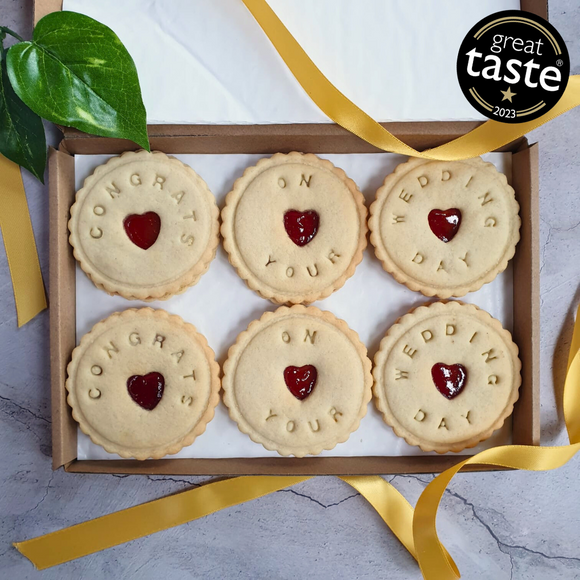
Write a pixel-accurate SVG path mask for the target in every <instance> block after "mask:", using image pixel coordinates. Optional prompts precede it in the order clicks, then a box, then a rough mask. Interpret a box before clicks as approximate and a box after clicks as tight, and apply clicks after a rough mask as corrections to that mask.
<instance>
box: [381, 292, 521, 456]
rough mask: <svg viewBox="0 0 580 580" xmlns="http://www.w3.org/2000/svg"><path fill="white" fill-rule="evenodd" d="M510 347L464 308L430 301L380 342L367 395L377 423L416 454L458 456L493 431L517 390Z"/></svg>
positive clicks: (504, 334) (516, 362)
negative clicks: (378, 419)
mask: <svg viewBox="0 0 580 580" xmlns="http://www.w3.org/2000/svg"><path fill="white" fill-rule="evenodd" d="M520 369H521V362H520V359H519V358H518V347H517V346H516V345H515V344H514V342H513V341H512V337H511V334H510V333H509V332H508V331H507V330H505V329H504V328H502V326H501V324H500V323H499V321H498V320H496V319H495V318H492V317H491V316H490V315H489V314H488V313H487V312H485V311H483V310H480V309H479V308H477V307H476V306H474V305H472V304H462V303H460V302H447V303H444V302H435V303H432V304H430V305H427V306H421V307H419V308H416V309H415V310H412V311H411V312H410V313H409V314H406V315H405V316H403V317H402V318H400V319H399V320H398V321H397V323H395V324H394V325H393V326H392V327H391V328H390V329H389V331H388V332H387V334H386V336H385V337H384V338H383V340H382V341H381V345H380V348H379V351H378V352H377V354H376V356H375V366H374V368H373V377H374V386H373V393H374V396H375V402H376V404H377V407H378V409H379V411H381V413H382V414H383V418H384V420H385V422H386V423H387V424H388V425H390V426H391V427H392V428H393V430H394V431H395V433H396V434H397V435H398V436H399V437H403V438H404V439H405V441H407V443H409V445H418V446H419V447H420V448H421V449H422V450H423V451H436V452H438V453H446V452H447V451H455V452H457V451H461V450H462V449H466V448H469V447H474V446H475V445H477V443H479V442H480V441H483V440H485V439H487V438H488V437H489V436H490V435H491V434H492V433H493V432H494V431H495V430H496V429H499V428H500V427H501V426H502V425H503V423H504V421H505V419H506V418H507V417H509V415H511V413H512V410H513V406H514V403H515V402H516V401H517V399H518V394H519V387H520V384H521V375H520Z"/></svg>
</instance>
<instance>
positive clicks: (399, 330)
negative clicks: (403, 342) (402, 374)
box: [373, 300, 522, 453]
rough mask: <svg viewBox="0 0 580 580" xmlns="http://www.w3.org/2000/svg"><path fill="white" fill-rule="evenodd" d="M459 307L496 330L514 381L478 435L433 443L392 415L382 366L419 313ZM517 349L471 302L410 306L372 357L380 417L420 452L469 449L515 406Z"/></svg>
mask: <svg viewBox="0 0 580 580" xmlns="http://www.w3.org/2000/svg"><path fill="white" fill-rule="evenodd" d="M451 309H453V310H462V311H463V312H469V313H470V314H471V315H475V316H476V317H477V318H479V319H480V320H481V321H482V322H484V323H485V324H487V325H488V326H489V327H491V328H492V329H493V330H495V331H496V332H497V333H498V335H499V336H500V337H501V338H502V339H503V341H504V344H505V346H506V349H507V351H508V352H509V354H510V355H511V359H512V368H513V370H514V376H513V382H512V389H511V396H510V398H509V399H508V402H507V404H506V406H505V408H504V409H503V410H502V411H501V413H500V414H499V415H498V418H497V420H496V421H495V422H494V423H493V424H492V425H491V427H490V428H489V429H487V430H486V431H482V432H481V433H478V434H477V435H474V436H472V437H470V438H468V439H464V440H461V441H456V442H455V443H453V444H449V445H438V444H436V443H433V442H428V441H425V440H421V438H419V437H417V436H416V435H414V434H412V433H409V431H408V430H406V429H404V428H403V427H402V426H401V425H400V424H399V423H398V421H397V420H396V418H395V417H394V416H393V414H392V412H391V410H390V408H389V405H388V403H387V400H386V397H384V396H383V390H384V389H383V386H382V381H383V366H384V364H385V362H386V360H387V358H388V356H389V354H390V352H391V349H392V347H393V346H394V345H395V343H396V342H397V340H398V339H399V338H400V337H401V335H402V334H403V333H404V332H406V330H407V329H408V328H411V327H412V326H414V324H415V320H417V318H418V315H419V314H421V313H427V312H432V311H434V310H435V311H437V310H440V311H441V312H443V311H444V310H451ZM518 355H519V349H518V346H517V345H516V344H515V342H514V341H513V339H512V335H511V333H510V332H509V331H508V330H506V329H505V328H504V327H503V326H502V325H501V323H500V321H499V320H497V319H496V318H493V316H491V314H489V313H488V312H486V311H485V310H482V309H481V308H479V307H477V306H475V305H474V304H466V303H464V302H461V301H459V300H451V301H440V302H431V303H428V304H424V305H422V306H417V307H416V308H412V309H411V310H410V311H409V312H407V314H404V315H403V316H401V317H400V318H399V319H398V320H397V321H396V322H395V323H394V324H393V325H392V326H391V327H390V328H389V330H388V331H387V333H386V335H385V336H384V337H383V339H382V340H381V343H380V345H379V350H378V351H377V353H376V355H375V358H374V366H373V380H374V382H373V398H374V401H375V405H376V407H377V409H378V410H379V412H380V413H381V414H382V416H383V420H384V421H385V423H386V424H387V425H389V427H391V428H392V429H393V431H394V432H395V434H396V435H397V436H398V437H401V438H402V439H404V440H405V441H406V442H407V443H408V444H409V445H414V446H417V447H420V448H421V450H422V451H426V452H428V451H435V452H437V453H448V452H449V451H452V452H454V453H458V452H459V451H463V450H464V449H469V448H471V447H475V446H476V445H477V444H478V443H481V442H482V441H485V440H486V439H488V438H489V437H491V435H492V434H493V433H494V431H497V430H498V429H500V428H501V427H502V426H503V424H504V422H505V420H506V419H507V418H508V417H509V416H510V415H511V414H512V412H513V410H514V405H515V403H516V402H517V400H518V398H519V388H520V386H521V383H522V375H521V369H522V362H521V360H520V358H519V356H518Z"/></svg>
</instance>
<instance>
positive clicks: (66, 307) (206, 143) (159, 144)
mask: <svg viewBox="0 0 580 580" xmlns="http://www.w3.org/2000/svg"><path fill="white" fill-rule="evenodd" d="M61 4H62V2H61V0H37V2H36V4H35V20H37V19H38V18H40V17H41V16H43V15H44V14H46V13H48V12H52V11H54V10H59V9H60V8H61ZM522 8H523V9H525V10H529V11H533V12H535V13H537V14H539V15H542V16H544V17H545V16H546V15H547V4H546V2H544V1H541V0H527V1H526V0H522ZM477 125H478V123H471V122H456V123H438V122H434V123H433V122H432V123H386V124H384V126H385V127H386V128H387V129H388V130H389V131H391V132H392V133H393V134H395V135H396V136H397V137H399V138H400V139H402V140H403V141H405V142H406V143H408V144H409V145H411V146H412V147H415V148H417V149H420V150H421V149H425V148H429V147H435V146H437V145H440V144H442V143H445V142H447V141H449V140H451V139H454V138H456V137H458V136H460V135H463V134H465V133H466V132H468V131H470V130H471V129H473V128H474V127H476V126H477ZM63 133H64V139H63V141H62V142H61V144H60V147H59V150H58V151H57V150H51V152H50V159H49V175H50V182H49V189H50V216H49V219H50V296H49V298H50V341H51V389H52V420H53V421H52V451H53V469H57V468H59V467H61V466H64V468H65V470H66V471H70V472H92V473H145V474H179V475H181V474H187V475H241V474H268V475H274V474H296V475H297V474H307V475H334V474H343V475H344V474H386V473H421V472H440V471H443V470H445V469H447V468H448V467H450V466H452V465H454V464H456V463H458V462H459V461H462V460H464V459H465V458H466V456H465V455H455V454H447V455H441V456H431V455H425V456H413V457H404V456H403V457H344V458H341V457H306V458H302V459H298V458H283V457H279V458H243V459H236V458H233V459H162V460H155V461H146V462H139V461H132V460H129V461H127V460H112V461H79V460H77V458H76V457H77V424H76V422H75V421H74V420H73V418H72V415H71V412H70V408H69V407H68V405H67V402H66V390H65V386H64V385H65V380H66V366H67V364H68V362H69V360H70V356H71V352H72V350H73V349H74V347H75V346H76V337H75V260H74V257H73V254H72V248H71V247H70V245H69V243H68V229H67V224H68V217H69V209H70V206H71V205H72V202H73V199H74V194H75V188H74V157H73V156H74V155H75V154H100V153H121V152H122V151H125V150H128V149H135V148H136V147H135V144H134V143H131V142H128V141H122V140H115V139H109V138H102V137H93V136H88V135H86V134H83V133H81V132H79V131H76V130H74V129H65V130H64V131H63ZM149 136H150V141H151V148H152V149H156V150H161V151H164V152H166V153H170V154H171V153H263V154H265V155H267V154H273V153H276V152H279V151H280V152H289V151H307V152H312V153H367V152H368V153H371V152H377V151H378V150H377V149H376V148H374V147H373V146H371V145H369V144H368V143H366V142H364V141H362V140H360V139H359V138H358V137H356V136H354V135H353V134H351V133H349V132H347V131H346V130H344V129H342V128H341V127H338V126H336V125H332V124H315V125H311V124H301V125H243V126H232V125H203V126H202V125H152V126H150V127H149ZM501 151H511V152H512V153H513V157H512V184H513V186H514V189H515V190H516V197H517V199H518V202H519V204H520V216H521V219H522V228H521V240H520V243H519V245H518V249H517V252H516V255H515V257H514V260H513V275H514V296H515V297H517V299H515V300H514V312H513V318H514V331H513V337H514V340H515V342H516V343H517V344H518V346H519V348H520V358H521V360H522V365H523V368H522V386H521V389H520V399H519V401H518V402H517V404H516V406H515V409H514V414H513V442H514V443H515V444H522V445H539V442H540V421H539V407H540V399H539V378H540V377H539V354H540V353H539V345H540V334H539V330H540V328H539V284H540V279H539V227H540V226H539V193H538V184H539V178H538V146H537V145H531V146H530V145H529V144H528V142H527V140H526V139H525V138H522V139H519V140H517V141H515V142H513V143H511V144H509V145H507V146H506V147H504V148H502V149H501ZM234 338H235V337H232V340H233V339H234ZM474 469H475V470H482V469H486V468H474ZM494 469H495V468H494Z"/></svg>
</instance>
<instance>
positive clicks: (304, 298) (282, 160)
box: [221, 151, 368, 304]
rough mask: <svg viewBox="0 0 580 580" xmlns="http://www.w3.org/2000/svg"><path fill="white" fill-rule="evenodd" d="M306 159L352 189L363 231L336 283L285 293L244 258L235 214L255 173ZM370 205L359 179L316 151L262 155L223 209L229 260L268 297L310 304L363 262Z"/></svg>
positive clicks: (252, 286) (238, 181) (280, 301)
mask: <svg viewBox="0 0 580 580" xmlns="http://www.w3.org/2000/svg"><path fill="white" fill-rule="evenodd" d="M296 162H298V163H302V162H307V163H308V164H310V165H315V166H319V167H322V168H324V169H327V170H330V171H331V172H332V173H334V174H335V175H336V176H337V177H338V178H339V179H340V180H341V181H343V182H344V183H345V185H346V186H347V187H348V189H349V190H350V192H351V194H352V196H353V198H354V201H355V203H356V205H357V208H358V214H359V218H360V234H359V244H358V247H357V249H356V250H355V252H354V255H353V257H352V260H351V262H350V264H349V265H348V266H347V267H346V268H345V270H344V272H343V274H342V275H341V276H340V277H339V278H337V279H336V280H335V281H334V282H333V283H332V284H330V285H329V286H327V287H326V288H323V289H322V290H320V291H318V292H310V293H304V294H296V295H290V294H283V293H282V292H277V291H274V290H271V289H269V288H267V287H266V285H265V284H263V283H262V281H261V280H259V279H258V278H257V277H256V276H255V275H254V274H253V273H252V272H251V271H250V270H249V268H247V267H246V265H245V263H244V260H243V258H242V257H241V255H240V253H239V250H238V248H237V246H236V244H235V243H234V242H233V240H234V237H235V236H234V232H233V227H234V215H235V209H236V206H237V203H238V201H239V200H240V198H241V196H242V195H243V193H244V191H245V189H246V188H247V187H248V185H249V184H250V183H251V182H252V180H253V179H255V177H256V176H257V175H258V174H260V173H261V172H263V171H264V170H265V169H267V168H268V167H275V166H277V165H281V164H286V163H296ZM367 213H368V212H367V207H366V205H365V199H364V195H363V194H362V192H361V191H360V190H359V188H358V186H357V185H356V183H355V182H354V181H353V180H352V179H350V177H348V175H347V174H346V173H345V172H344V171H343V170H342V169H340V168H339V167H336V166H335V165H333V164H332V163H331V162H330V161H328V160H327V159H321V158H320V157H318V156H317V155H314V154H313V153H299V152H297V151H293V152H291V153H276V154H274V155H272V157H265V158H263V159H260V161H258V163H256V164H255V165H252V166H251V167H248V168H246V170H245V171H244V173H243V175H242V176H241V177H239V178H238V179H236V181H235V182H234V186H233V188H232V190H231V191H230V192H229V193H228V194H227V196H226V201H225V205H224V208H223V209H222V213H221V219H222V225H221V234H222V238H223V245H224V249H225V251H226V253H227V255H228V260H229V262H230V264H231V265H232V266H233V267H234V268H235V269H236V271H237V273H238V275H239V276H240V278H242V280H244V282H245V283H246V285H247V286H248V287H249V288H250V289H251V290H254V291H255V292H257V293H258V294H259V295H260V296H262V298H266V299H267V300H270V301H272V302H274V303H275V304H310V303H311V302H314V301H316V300H322V299H323V298H327V297H328V296H330V295H331V294H332V293H333V292H335V291H336V290H339V289H340V288H342V287H343V286H344V284H345V282H346V281H347V280H348V279H349V278H350V277H351V276H353V274H354V272H355V270H356V267H357V266H358V265H359V264H360V263H361V262H362V259H363V252H364V250H365V248H366V247H367V232H368V225H367Z"/></svg>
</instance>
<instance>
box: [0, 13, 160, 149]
mask: <svg viewBox="0 0 580 580" xmlns="http://www.w3.org/2000/svg"><path fill="white" fill-rule="evenodd" d="M7 64H8V67H7V68H8V76H9V77H10V82H11V83H12V86H13V87H14V91H15V92H16V94H17V95H18V96H19V97H20V98H21V99H22V100H23V101H24V102H25V103H26V104H27V105H28V106H29V107H30V108H31V109H32V110H33V111H35V112H36V113H38V114H39V115H40V116H41V117H43V118H44V119H48V120H49V121H52V122H53V123H57V124H59V125H65V126H67V127H75V128H77V129H80V130H81V131H85V132H86V133H92V134H93V135H101V136H104V137H118V138H122V139H130V140H131V141H134V142H135V143H137V144H139V145H141V147H144V148H145V149H147V150H149V140H148V138H147V124H146V113H145V106H144V105H143V100H142V98H141V88H140V87H139V78H138V77H137V69H136V68H135V63H134V62H133V59H132V58H131V55H130V54H129V53H128V52H127V49H126V48H125V47H124V46H123V44H122V43H121V41H120V40H119V38H118V37H117V35H116V34H115V33H114V32H113V31H112V30H111V29H110V28H108V27H107V26H105V25H104V24H101V23H100V22H97V21H96V20H93V19H92V18H89V17H88V16H84V15H83V14H77V13H76V12H53V13H51V14H48V15H47V16H45V17H44V18H42V19H41V20H40V21H39V22H38V24H37V25H36V28H35V29H34V34H33V38H32V41H30V42H20V43H18V44H15V45H13V46H12V47H11V48H10V49H9V50H8V57H7Z"/></svg>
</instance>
